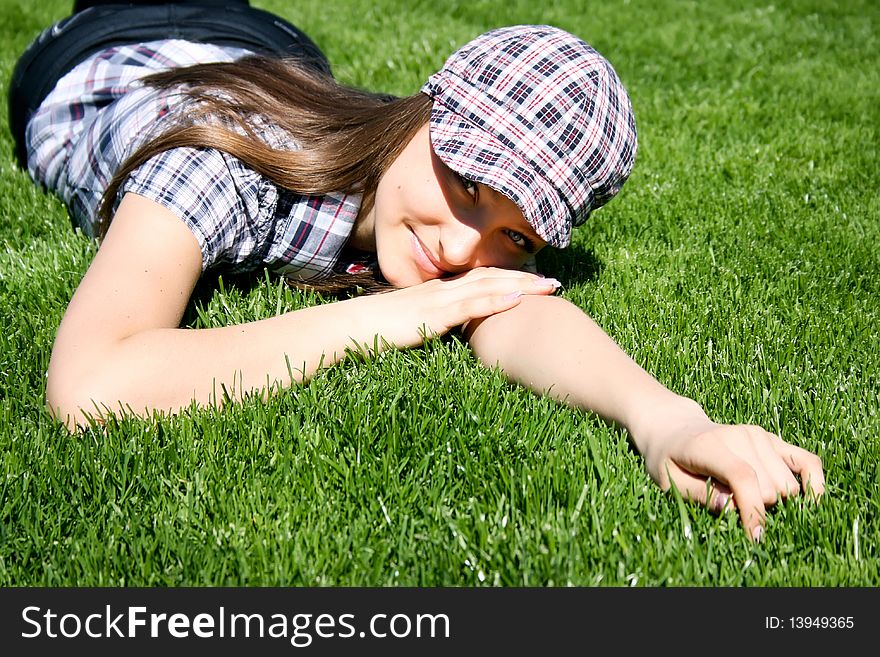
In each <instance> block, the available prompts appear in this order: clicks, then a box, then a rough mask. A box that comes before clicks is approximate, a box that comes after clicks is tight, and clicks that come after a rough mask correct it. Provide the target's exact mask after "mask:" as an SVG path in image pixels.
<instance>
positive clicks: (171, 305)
mask: <svg viewBox="0 0 880 657" xmlns="http://www.w3.org/2000/svg"><path fill="white" fill-rule="evenodd" d="M201 262H202V260H201V252H200V250H199V246H198V242H197V241H196V239H195V237H194V236H193V234H192V232H191V231H190V230H189V228H187V227H186V225H185V224H184V223H183V222H182V221H181V220H180V219H178V218H177V216H175V215H174V214H173V213H171V212H170V211H169V210H167V209H165V208H164V207H162V206H160V205H158V204H157V203H154V202H153V201H150V200H148V199H146V198H143V197H140V196H137V195H134V194H127V195H126V196H125V197H124V198H123V200H122V203H121V204H120V206H119V209H118V211H117V213H116V215H115V216H114V219H113V222H112V223H111V225H110V229H109V230H108V232H107V235H106V237H105V238H104V241H103V242H102V244H101V248H100V249H99V250H98V253H97V255H96V256H95V259H94V260H93V262H92V264H91V265H90V267H89V269H88V271H87V272H86V275H85V276H84V277H83V280H82V282H81V283H80V286H79V288H78V289H77V291H76V293H75V294H74V296H73V299H72V300H71V302H70V305H69V306H68V308H67V311H66V312H65V315H64V317H63V319H62V321H61V326H60V327H59V329H58V334H57V336H56V339H55V344H54V347H53V350H52V357H51V360H50V363H49V372H48V381H47V390H46V397H47V404H48V406H49V409H50V411H51V412H52V413H53V415H55V416H56V417H57V418H59V419H61V420H62V421H64V422H65V423H66V424H67V425H68V426H69V427H71V428H73V427H75V426H76V425H77V424H82V423H84V422H86V421H87V417H86V416H87V415H91V416H100V415H103V414H104V413H106V412H108V411H109V412H117V411H120V410H124V411H129V412H134V413H136V414H148V413H149V412H150V411H152V410H154V409H158V410H163V411H170V412H175V411H178V410H179V409H181V408H185V407H187V406H189V404H190V403H191V402H192V401H193V400H195V401H196V402H198V403H200V404H218V403H221V402H222V401H223V398H224V396H228V397H230V398H232V399H236V398H240V397H241V396H242V394H244V393H247V392H251V391H257V390H259V391H265V390H267V389H268V388H269V387H270V386H274V385H281V386H288V385H291V384H292V383H295V382H300V381H303V380H305V379H306V378H308V377H309V376H311V375H312V374H314V373H315V372H316V371H317V370H318V369H319V368H320V367H326V366H329V365H332V364H333V363H336V362H338V361H339V360H340V359H342V358H343V357H344V356H345V353H346V350H347V349H358V350H363V349H364V348H366V349H370V348H372V347H373V345H374V344H375V340H374V339H375V336H377V335H378V336H380V341H379V347H380V348H382V347H383V346H384V344H383V343H382V341H383V340H384V341H386V342H387V343H389V344H393V345H396V346H398V347H408V346H414V345H420V344H421V343H422V339H423V333H428V334H430V333H435V334H441V333H444V332H445V331H447V330H449V329H450V328H451V327H453V326H457V325H459V324H461V323H463V322H465V321H467V320H468V319H471V318H472V317H477V316H482V315H488V314H491V313H495V312H500V311H503V310H507V309H509V308H512V307H513V306H515V305H516V304H517V303H519V297H517V296H510V293H512V292H515V291H517V290H524V291H526V292H527V293H532V294H549V293H550V292H551V291H552V290H553V288H552V287H549V286H547V285H546V284H543V285H542V282H541V279H540V278H539V277H537V276H534V275H532V274H528V273H523V272H511V271H508V270H501V269H498V270H492V269H484V270H480V271H474V272H470V273H468V274H466V275H464V276H462V277H459V278H457V279H455V280H446V281H439V280H438V281H430V282H428V283H425V284H423V285H419V286H416V287H413V288H408V289H404V290H398V291H394V292H390V293H387V294H383V295H377V296H369V297H359V298H355V299H351V300H347V301H341V302H338V303H331V304H324V305H320V306H316V307H312V308H307V309H303V310H299V311H295V312H290V313H286V314H284V315H279V316H277V317H272V318H270V319H265V320H261V321H256V322H251V323H247V324H241V325H235V326H227V327H223V328H212V329H197V330H196V329H181V328H178V327H179V324H180V320H181V318H182V316H183V312H184V310H185V308H186V305H187V303H188V301H189V298H190V295H191V294H192V291H193V288H194V286H195V284H196V282H197V280H198V278H199V276H200V274H201Z"/></svg>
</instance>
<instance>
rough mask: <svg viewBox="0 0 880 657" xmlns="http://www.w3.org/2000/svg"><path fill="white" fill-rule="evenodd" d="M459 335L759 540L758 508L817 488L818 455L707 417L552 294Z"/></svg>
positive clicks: (820, 479) (659, 479)
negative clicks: (732, 510) (732, 511)
mask: <svg viewBox="0 0 880 657" xmlns="http://www.w3.org/2000/svg"><path fill="white" fill-rule="evenodd" d="M465 336H466V337H467V338H468V340H469V341H470V344H471V347H472V348H473V350H474V352H475V354H476V355H477V357H478V358H479V359H480V360H481V361H482V362H483V363H484V364H485V365H487V366H489V367H493V366H495V365H498V366H500V368H501V369H502V370H504V372H505V373H506V374H507V376H508V377H509V378H511V379H512V380H513V381H516V382H518V383H520V384H522V385H525V386H527V387H528V388H530V389H531V390H533V391H535V392H537V393H539V394H544V393H546V394H549V395H550V396H552V397H554V398H556V399H558V400H560V401H564V402H566V403H568V404H570V405H571V406H574V407H576V408H580V409H583V410H587V411H590V412H594V413H597V414H598V415H599V416H601V417H602V418H604V419H606V420H608V421H610V422H614V423H616V424H619V425H621V426H623V427H624V428H626V429H627V432H628V433H629V435H630V437H631V439H632V441H633V443H634V445H635V447H636V449H637V450H638V451H639V452H640V453H641V454H642V455H643V456H644V458H645V464H646V467H647V469H648V472H649V474H650V475H651V477H652V478H653V479H654V481H655V482H656V483H657V484H658V485H659V486H660V487H661V488H662V489H663V490H667V489H668V488H670V486H671V485H672V484H673V483H674V484H675V486H676V487H677V488H678V490H679V491H680V492H681V494H682V495H683V496H685V497H687V498H689V499H692V500H694V501H697V502H699V503H701V504H706V505H707V506H709V507H710V508H712V509H714V510H717V511H720V510H722V509H724V508H726V507H727V506H728V504H732V505H734V506H735V507H736V508H738V509H739V512H740V516H741V518H742V521H743V526H744V528H745V529H746V531H747V533H748V535H749V536H750V537H751V538H754V539H758V538H760V535H761V533H762V532H763V525H764V509H765V507H766V506H770V505H772V504H774V503H775V502H776V501H777V496H782V497H787V496H789V495H797V494H799V492H800V491H801V489H803V491H804V492H808V491H810V492H811V493H812V494H813V495H815V496H816V497H818V496H820V495H821V494H822V493H823V492H824V488H825V480H824V475H823V472H822V464H821V461H820V460H819V458H818V457H817V456H816V455H814V454H812V453H810V452H807V451H806V450H803V449H801V448H799V447H796V446H794V445H790V444H788V443H786V442H784V441H783V440H782V439H780V438H779V437H778V436H775V435H773V434H771V433H768V432H767V431H765V430H763V429H762V428H760V427H756V426H748V425H721V424H716V423H714V422H712V421H711V420H710V419H709V418H708V417H707V416H706V414H705V413H704V412H703V409H702V408H701V407H700V406H699V405H698V404H697V403H696V402H695V401H693V400H691V399H687V398H685V397H681V396H679V395H677V394H675V393H673V392H671V391H670V390H668V389H667V388H665V387H664V386H663V385H661V384H660V383H659V382H658V381H657V380H656V379H654V378H653V377H652V376H651V375H649V374H648V373H647V372H646V371H645V370H644V369H642V368H641V367H640V366H639V365H638V364H637V363H635V361H633V360H632V359H631V358H630V357H629V356H627V355H626V354H625V353H624V352H623V351H622V350H621V349H620V347H618V346H617V344H615V343H614V341H613V340H612V339H611V338H610V337H608V335H606V334H605V333H604V332H603V331H602V329H601V328H599V326H598V325H597V324H596V323H595V322H594V321H593V320H592V319H591V318H590V317H589V316H587V315H586V314H585V313H584V312H583V311H582V310H580V309H579V308H577V307H576V306H574V305H573V304H571V303H569V302H568V301H566V300H564V299H562V298H560V297H523V300H522V303H520V304H519V305H518V306H517V307H516V308H513V309H511V310H509V311H507V312H504V313H499V314H496V315H492V316H490V317H486V318H485V319H476V320H473V321H471V322H469V323H468V324H467V326H466V327H465ZM795 475H798V476H799V477H800V482H798V480H797V479H796V478H795ZM709 478H711V479H712V482H713V486H712V487H711V488H710V487H708V486H707V481H708V479H709ZM707 498H708V499H707Z"/></svg>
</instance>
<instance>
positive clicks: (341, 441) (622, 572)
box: [0, 0, 880, 587]
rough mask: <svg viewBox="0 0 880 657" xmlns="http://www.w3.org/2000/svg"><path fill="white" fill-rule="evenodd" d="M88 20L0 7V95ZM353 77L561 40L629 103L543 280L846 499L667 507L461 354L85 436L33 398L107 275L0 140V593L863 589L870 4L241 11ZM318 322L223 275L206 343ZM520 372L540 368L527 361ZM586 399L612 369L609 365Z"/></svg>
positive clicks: (874, 213) (654, 2)
mask: <svg viewBox="0 0 880 657" xmlns="http://www.w3.org/2000/svg"><path fill="white" fill-rule="evenodd" d="M71 4H72V3H71V2H70V1H69V0H44V1H43V2H32V1H30V0H0V89H2V91H3V96H4V98H5V94H6V89H7V85H8V81H9V76H10V74H11V70H12V67H13V65H14V62H15V59H16V57H17V55H18V54H19V53H20V52H21V51H22V50H23V49H24V47H25V46H26V44H27V43H28V42H29V41H30V40H31V39H32V38H34V37H35V36H36V35H37V34H38V33H39V31H40V30H41V29H42V28H43V27H44V26H46V25H48V24H49V23H50V22H51V21H52V20H55V19H58V18H60V17H62V16H63V15H65V14H66V13H67V11H68V8H69V6H70V5H71ZM253 4H254V5H255V6H258V7H262V8H266V9H271V10H274V11H276V12H277V13H279V14H281V15H283V16H285V17H286V18H288V19H290V20H291V21H292V22H294V23H296V24H297V25H299V26H300V27H302V28H303V29H304V30H305V31H306V32H307V33H309V34H310V35H311V36H312V37H313V39H314V40H315V41H316V42H317V43H318V44H319V45H320V46H321V48H322V49H323V50H324V51H325V53H326V54H327V55H328V57H329V59H330V61H331V63H332V65H333V69H334V73H335V74H336V76H337V77H338V78H339V79H341V80H344V81H345V82H348V83H352V84H355V85H359V86H363V87H367V88H371V89H374V90H381V91H386V92H391V93H395V94H401V95H403V94H410V93H415V92H416V91H418V89H419V87H420V86H421V84H422V82H423V81H424V79H426V78H427V76H428V75H430V74H431V73H432V72H433V71H435V70H436V69H437V68H438V67H440V66H441V65H442V63H443V61H444V59H445V58H446V56H447V55H448V54H450V53H451V52H452V51H453V50H454V49H455V48H457V47H458V46H460V45H462V44H464V43H465V42H467V41H468V40H469V39H471V38H473V37H474V36H476V35H478V34H479V33H481V32H483V31H485V30H487V29H489V28H492V27H496V26H500V25H503V24H513V23H551V24H555V25H558V26H560V27H563V28H565V29H568V30H569V31H571V32H574V33H576V34H578V35H579V36H581V37H582V38H584V39H585V40H587V41H588V42H590V43H591V44H593V45H594V46H595V47H596V48H597V49H598V50H599V51H600V52H602V53H603V54H604V55H606V56H607V57H608V58H609V59H610V60H611V61H612V63H613V64H614V66H615V68H616V69H617V71H618V73H619V75H620V76H621V78H622V80H623V81H624V83H625V85H626V86H627V88H628V89H629V91H630V94H631V97H632V100H633V105H634V107H635V110H636V115H637V121H638V127H639V153H638V158H637V163H636V167H635V170H634V173H633V174H632V177H631V178H630V181H629V182H628V183H627V185H626V186H625V187H624V190H623V192H622V193H621V194H620V196H619V197H618V198H616V199H614V200H613V201H612V202H611V203H610V204H609V205H608V206H606V207H605V208H603V209H601V210H600V211H598V212H596V213H595V214H594V216H593V217H592V218H591V219H590V221H589V222H588V224H587V225H585V226H583V227H582V228H580V229H578V230H577V231H576V233H575V240H574V244H573V246H572V248H570V249H568V250H566V251H564V252H556V253H551V254H545V255H544V256H543V257H542V259H541V260H539V264H540V265H541V267H542V269H543V270H544V272H545V273H548V274H550V275H555V276H557V277H558V278H560V279H561V280H562V281H563V283H564V286H563V288H562V290H561V291H560V294H562V295H563V296H565V297H566V298H568V299H570V300H571V301H573V302H574V303H576V304H578V305H579V306H580V307H582V308H583V309H584V310H585V311H587V312H588V313H589V314H590V315H591V316H592V317H593V318H595V320H596V321H597V322H598V323H599V324H600V325H601V326H602V327H603V328H605V330H606V331H608V332H609V333H610V334H611V335H612V336H613V337H614V338H615V339H616V340H617V341H618V342H619V343H620V344H621V346H622V347H623V348H624V349H625V350H627V352H628V353H630V354H631V355H632V356H633V357H634V358H635V359H636V360H637V361H638V362H639V363H640V364H641V365H643V366H644V367H645V368H646V369H648V370H649V371H650V372H652V373H653V374H654V375H655V376H656V377H657V378H658V379H659V380H660V381H662V382H663V383H664V384H666V385H667V386H669V387H670V388H672V389H673V390H676V391H678V392H680V393H683V394H685V395H688V396H691V397H693V398H694V399H696V400H697V401H699V402H700V403H701V404H702V405H703V406H704V408H705V409H706V410H707V412H708V413H709V414H710V416H712V417H713V418H714V419H716V420H719V421H724V422H747V423H757V424H760V425H762V426H764V427H766V428H768V429H770V430H773V431H776V432H779V433H781V435H782V436H783V437H784V438H786V439H787V440H789V441H791V442H794V443H796V444H798V445H801V446H803V447H805V448H807V449H809V450H811V451H815V452H817V453H818V454H819V455H820V456H821V457H822V459H823V462H824V466H825V472H826V478H827V482H828V489H827V495H826V496H825V498H824V499H823V500H822V502H821V504H820V505H819V506H818V507H816V506H813V505H809V504H803V503H802V502H801V501H799V500H794V501H790V502H786V503H783V504H780V505H778V506H777V507H775V508H774V509H773V510H772V511H771V512H770V513H769V514H768V518H767V531H766V537H765V540H764V541H763V542H762V543H761V544H760V545H757V546H755V545H752V544H750V543H749V542H748V541H747V540H746V538H745V535H744V533H743V532H742V530H741V527H740V526H739V523H738V520H737V518H736V516H735V515H734V514H727V515H725V516H722V517H718V516H714V515H712V514H710V513H708V512H706V511H705V510H704V509H702V508H700V507H698V506H695V505H691V504H685V503H682V502H681V500H680V499H678V498H677V497H676V495H675V494H673V493H663V492H662V491H660V490H659V489H658V488H657V487H656V486H655V485H654V483H653V482H652V481H651V480H650V478H649V476H648V474H647V473H646V471H645V469H644V467H643V464H642V461H641V458H640V457H639V455H638V454H637V453H635V452H634V450H633V449H632V448H631V447H630V444H629V442H628V440H627V436H626V434H625V433H622V432H620V431H618V430H616V429H614V428H612V427H608V426H606V425H605V424H603V423H602V422H601V421H599V420H598V419H596V418H595V417H592V416H590V415H585V414H583V413H580V412H576V411H574V410H571V409H569V408H567V407H565V406H561V405H559V404H556V403H553V402H551V401H549V400H546V399H541V398H539V397H537V396H535V395H532V394H531V393H529V392H527V391H525V390H523V389H520V388H518V387H516V386H513V385H511V384H509V383H507V382H506V381H505V379H504V378H503V377H502V376H500V375H499V374H498V373H496V372H493V371H490V370H487V369H484V368H482V367H481V366H480V365H478V364H477V363H476V362H475V360H474V359H473V357H472V356H471V354H470V352H469V349H468V347H467V345H466V344H465V343H464V342H462V341H461V340H460V339H459V338H457V337H455V336H452V337H447V338H445V339H442V340H435V341H432V342H430V343H428V344H427V345H425V346H424V348H421V349H414V350H410V351H404V352H389V353H385V354H383V355H382V356H381V357H379V358H377V359H375V360H372V361H365V360H362V359H357V358H352V359H350V360H348V361H346V362H345V363H344V364H342V365H340V366H337V367H335V368H332V369H328V370H326V371H324V372H323V373H321V374H320V375H319V376H317V377H315V378H314V379H313V380H312V381H311V382H310V383H308V384H307V385H304V386H302V387H298V388H294V389H290V390H285V391H281V392H278V393H277V394H274V395H272V396H271V398H269V399H268V400H267V401H263V400H259V399H249V400H247V401H245V402H244V403H242V404H236V405H230V406H228V407H226V408H224V409H223V410H222V411H216V410H214V411H212V410H199V409H195V408H194V409H192V410H191V411H190V412H187V413H184V414H182V415H180V416H178V417H173V418H168V417H165V418H161V417H157V418H154V419H152V420H149V421H145V420H134V419H130V418H129V419H122V420H120V421H118V422H111V423H109V424H108V426H107V427H106V430H103V431H102V430H91V431H84V432H82V433H80V434H78V435H75V436H71V435H68V434H67V432H66V431H65V430H64V429H62V428H61V427H59V426H58V425H57V424H56V423H54V422H53V420H52V419H51V418H50V417H49V415H48V414H47V412H46V411H45V408H44V405H43V395H44V387H45V376H46V368H47V364H48V359H49V354H50V350H51V346H52V341H53V337H54V333H55V330H56V328H57V326H58V323H59V321H60V319H61V317H62V314H63V312H64V309H65V306H66V304H67V302H68V300H69V299H70V296H71V294H72V293H73V291H74V289H75V288H76V286H77V284H78V282H79V281H80V279H81V277H82V276H83V274H84V272H85V271H86V268H87V267H88V264H89V261H90V259H91V257H92V256H93V255H94V252H95V246H94V244H92V243H90V242H89V241H88V240H87V239H85V238H84V237H82V236H81V235H79V234H76V233H75V232H74V231H73V230H72V229H71V226H70V222H69V219H68V218H67V215H66V212H65V210H64V208H63V207H62V205H61V204H60V203H59V202H58V201H57V200H55V199H54V198H53V197H51V196H49V195H47V194H46V193H44V192H42V191H40V190H38V189H37V188H36V187H35V186H34V185H33V184H32V183H31V181H30V179H29V178H28V176H27V174H26V173H25V172H23V171H21V170H20V169H18V168H17V167H16V165H15V163H14V159H13V149H12V140H11V138H10V136H9V134H8V128H7V123H6V117H5V113H4V115H3V118H2V119H0V127H2V130H0V317H2V328H0V585H4V586H33V585H36V586H98V585H102V586H154V585H162V586H184V585H319V586H323V585H327V586H332V585H371V586H372V585H378V586H386V585H388V586H396V585H420V586H437V585H455V586H564V585H576V586H645V587H654V586H685V585H687V586H750V587H754V586H768V587H769V586H774V587H775V586H789V585H792V586H800V585H811V586H829V587H830V586H834V587H838V586H874V585H877V584H878V582H880V574H878V563H880V560H878V558H877V557H878V536H880V501H878V500H880V496H878V495H877V487H878V484H880V465H878V456H880V444H878V434H880V418H878V407H880V401H878V400H880V372H878V364H880V347H878V344H880V343H878V326H880V303H878V292H880V256H878V244H880V228H878V220H880V202H878V192H880V160H878V140H880V133H878V125H880V93H878V90H880V57H878V53H880V38H878V34H880V6H878V4H877V3H876V2H873V1H872V0H863V1H859V0H847V1H846V2H826V1H825V0H812V1H808V0H791V1H785V0H773V2H772V4H771V2H770V0H745V1H743V2H736V3H730V2H726V1H725V0H702V1H699V2H697V1H675V0H630V1H628V2H626V1H625V2H589V3H588V2H577V1H574V0H567V1H559V2H554V1H552V0H547V1H546V2H534V1H533V0H521V1H520V0H508V1H501V0H498V1H494V0H493V1H482V0H466V1H462V2H457V1H456V2H444V1H440V2H436V1H434V2H402V1H400V0H397V1H394V0H356V1H350V2H349V1H345V0H320V1H317V0H301V1H298V2H295V3H293V2H286V1H284V0H275V1H270V0H254V2H253ZM325 301H326V299H323V298H321V297H318V296H315V295H310V294H306V293H303V292H298V291H292V290H290V289H289V288H287V287H286V286H285V285H284V284H283V283H282V282H280V281H278V280H275V279H272V278H268V277H257V278H256V279H255V280H254V281H244V282H242V281H228V280H219V281H211V282H209V284H208V285H206V289H205V290H203V292H202V293H201V294H200V295H199V296H198V299H197V300H196V301H194V302H193V303H192V304H191V308H190V310H189V312H188V313H187V318H186V322H187V325H189V326H192V327H204V326H219V325H224V324H228V323H230V322H241V321H248V320H252V319H258V318H263V317H268V316H271V315H274V314H277V313H281V312H285V311H288V310H292V309H296V308H300V307H304V306H307V305H311V304H315V303H322V302H325ZM522 348H523V349H528V348H529V345H527V344H524V345H523V346H522ZM583 376H584V377H590V376H594V374H593V373H591V372H590V371H585V372H583Z"/></svg>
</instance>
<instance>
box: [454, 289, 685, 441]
mask: <svg viewBox="0 0 880 657" xmlns="http://www.w3.org/2000/svg"><path fill="white" fill-rule="evenodd" d="M465 336H466V337H467V338H468V340H469V342H470V345H471V347H472V349H473V350H474V353H475V354H476V356H477V357H478V358H479V360H480V361H481V362H482V363H483V364H484V365H486V366H488V367H494V366H496V365H497V366H498V367H500V368H501V369H502V370H503V371H504V372H505V374H506V375H507V376H508V377H509V378H510V379H511V380H513V381H515V382H517V383H519V384H522V385H524V386H526V387H528V388H529V389H531V390H533V391H535V392H536V393H539V394H548V395H550V396H551V397H553V398H555V399H558V400H560V401H564V402H565V403H567V404H569V405H571V406H573V407H576V408H580V409H583V410H587V411H590V412H594V413H596V414H598V415H599V416H600V417H602V418H604V419H606V420H607V421H610V422H614V423H616V424H619V425H622V426H623V427H625V428H626V429H627V430H628V432H629V433H630V435H631V437H632V439H633V441H634V442H635V444H636V447H637V448H638V449H639V451H641V452H644V447H645V446H644V445H643V444H641V443H642V442H643V440H644V439H646V436H648V434H649V433H650V429H651V427H650V424H651V423H652V422H654V421H656V419H657V417H658V416H660V415H663V414H672V413H675V414H678V415H682V414H685V413H688V414H695V415H698V416H701V415H702V410H701V409H700V408H699V406H697V405H696V403H695V402H693V401H691V400H689V399H686V398H683V397H680V396H679V395H676V394H675V393H673V392H671V391H670V390H668V389H667V388H666V387H664V386H663V385H662V384H660V383H659V382H658V381H657V380H656V379H654V377H652V376H651V375H650V374H648V373H647V372H646V371H645V370H644V369H643V368H642V367H640V366H639V365H638V364H637V363H636V362H635V361H633V360H632V358H630V357H629V356H628V355H627V354H626V353H625V352H624V351H623V350H622V349H621V348H620V347H619V346H618V345H617V344H616V343H615V342H614V341H613V340H612V339H611V338H610V337H609V336H608V335H607V334H606V333H605V332H604V331H603V330H602V329H601V328H600V327H599V326H598V325H597V324H596V323H595V322H594V321H593V320H592V319H591V318H590V317H589V316H588V315H586V314H585V313H584V312H583V311H582V310H581V309H580V308H578V307H577V306H575V305H574V304H572V303H570V302H568V301H566V300H565V299H562V298H560V297H527V298H523V301H522V303H521V304H520V305H518V306H517V307H515V308H513V309H511V310H508V311H506V312H504V313H499V314H497V315H493V316H491V317H487V318H485V319H482V320H478V321H474V322H471V323H470V324H469V325H468V326H467V327H466V330H465Z"/></svg>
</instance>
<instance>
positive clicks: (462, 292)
mask: <svg viewBox="0 0 880 657" xmlns="http://www.w3.org/2000/svg"><path fill="white" fill-rule="evenodd" d="M558 287H559V282H558V281H556V280H555V279H552V278H542V277H541V276H537V275H535V274H531V273H528V272H523V271H516V270H510V269H497V268H494V267H478V268H476V269H472V270H471V271H468V272H466V273H464V274H460V275H458V276H455V277H452V278H438V279H434V280H430V281H426V282H424V283H420V284H419V285H414V286H412V287H407V288H403V289H400V290H394V291H392V292H386V293H384V294H379V295H375V296H369V297H360V298H359V301H360V302H361V303H363V309H366V310H365V312H367V313H369V316H368V317H365V318H364V319H367V320H369V321H370V323H371V324H373V325H377V322H376V319H377V318H384V321H381V322H380V323H379V324H380V325H381V328H382V330H381V333H380V334H381V337H382V339H384V340H385V341H386V342H388V343H389V344H393V345H395V346H396V347H400V348H403V347H415V346H419V345H421V344H422V342H423V341H424V339H425V338H431V337H434V336H439V335H443V334H444V333H446V332H447V331H449V330H451V329H452V328H454V327H456V326H461V325H463V324H466V323H467V322H469V321H470V320H472V319H477V318H483V317H488V316H490V315H495V314H497V313H501V312H504V311H505V310H510V309H511V308H513V307H514V306H517V305H519V303H520V301H521V300H522V296H523V295H548V294H552V293H553V292H554V291H555V290H556V289H557V288H558ZM367 346H369V345H367Z"/></svg>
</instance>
